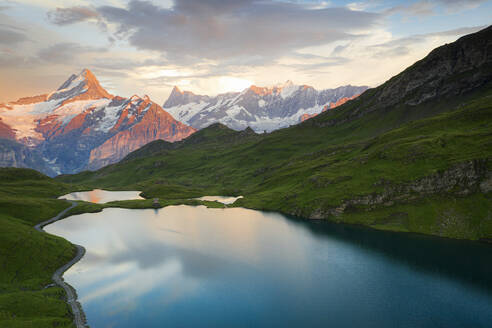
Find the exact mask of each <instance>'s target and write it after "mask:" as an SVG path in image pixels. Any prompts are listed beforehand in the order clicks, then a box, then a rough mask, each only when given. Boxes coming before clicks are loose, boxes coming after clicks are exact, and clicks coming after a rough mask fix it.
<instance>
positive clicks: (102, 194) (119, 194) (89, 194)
mask: <svg viewBox="0 0 492 328" xmlns="http://www.w3.org/2000/svg"><path fill="white" fill-rule="evenodd" d="M139 194H140V191H108V190H102V189H94V190H91V191H79V192H73V193H70V194H66V195H63V196H60V197H58V198H59V199H68V200H83V201H86V202H91V203H107V202H112V201H115V200H130V199H144V198H142V197H140V196H139Z"/></svg>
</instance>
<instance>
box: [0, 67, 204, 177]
mask: <svg viewBox="0 0 492 328" xmlns="http://www.w3.org/2000/svg"><path fill="white" fill-rule="evenodd" d="M194 131H195V129H193V128H191V127H189V126H187V125H185V124H183V123H181V122H179V121H176V120H175V119H174V118H173V117H172V116H171V115H170V114H169V113H167V112H166V111H165V110H163V109H162V107H161V106H159V105H158V104H156V103H154V102H152V101H151V100H150V98H149V97H148V96H144V97H139V96H136V95H135V96H132V97H131V98H123V97H119V96H113V95H111V94H109V93H108V92H107V91H106V90H105V89H104V88H103V87H102V86H101V85H100V84H99V82H98V80H97V78H96V77H95V76H94V74H93V73H92V72H91V71H89V70H87V69H84V70H83V71H82V72H81V73H80V74H78V75H75V74H73V75H71V76H70V77H69V78H68V79H67V80H66V81H65V82H64V83H63V84H62V85H61V86H60V87H59V88H58V89H57V90H55V91H54V92H51V93H49V94H44V95H39V96H34V97H26V98H21V99H19V100H17V101H14V102H10V103H6V104H0V137H2V138H6V139H10V140H15V141H17V142H19V143H21V144H23V145H25V146H28V147H30V148H31V149H34V150H36V152H38V153H40V154H42V157H43V158H44V160H45V161H46V162H47V163H49V165H50V166H51V167H52V169H53V171H54V172H56V173H58V174H59V173H74V172H78V171H80V170H82V169H86V168H91V169H96V168H99V167H102V166H104V165H107V164H110V163H114V162H116V161H118V160H120V159H121V158H123V157H124V156H125V155H126V154H128V153H129V152H131V151H133V150H135V149H137V148H139V147H140V146H143V145H144V144H146V143H148V142H150V141H152V140H156V139H164V140H167V141H171V142H173V141H177V140H181V139H183V138H185V137H187V136H189V135H190V134H192V133H193V132H194ZM46 173H48V174H51V172H46ZM51 175H53V174H51Z"/></svg>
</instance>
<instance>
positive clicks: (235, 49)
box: [52, 0, 382, 64]
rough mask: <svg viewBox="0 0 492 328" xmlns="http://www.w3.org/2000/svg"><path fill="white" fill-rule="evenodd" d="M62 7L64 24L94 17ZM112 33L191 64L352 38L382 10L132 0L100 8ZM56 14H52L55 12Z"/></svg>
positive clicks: (246, 0)
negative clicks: (166, 5)
mask: <svg viewBox="0 0 492 328" xmlns="http://www.w3.org/2000/svg"><path fill="white" fill-rule="evenodd" d="M76 8H80V7H70V8H63V9H61V8H58V9H57V11H56V12H59V13H63V14H62V15H59V16H61V17H58V16H56V17H58V18H56V19H55V21H56V22H58V23H62V24H71V23H75V22H78V21H80V20H82V19H83V20H86V19H90V18H93V17H96V16H95V14H94V13H93V12H92V11H91V16H90V17H88V16H87V15H86V16H83V18H80V16H76V17H75V18H72V16H71V15H65V13H72V12H73V11H75V12H77V13H78V11H77V10H75V9H76ZM96 11H97V13H98V14H99V15H100V18H101V19H104V21H105V22H106V24H107V25H111V26H113V27H114V37H115V38H117V39H120V40H121V39H124V40H128V42H129V43H130V45H132V46H134V47H135V48H137V49H140V50H152V51H158V52H160V53H163V54H165V55H166V57H167V58H168V59H169V60H172V61H174V62H179V63H184V62H186V63H187V64H190V63H194V62H200V61H202V60H203V59H208V60H219V59H220V60H222V59H224V58H238V59H240V58H241V57H248V56H252V55H255V56H261V57H271V56H278V55H281V54H285V53H286V52H291V51H294V50H296V49H299V48H303V47H309V46H314V45H320V44H327V43H330V42H333V41H337V40H347V39H350V38H353V36H354V34H357V33H359V32H360V31H361V30H367V29H370V28H371V27H373V26H376V25H378V24H379V21H380V18H381V17H382V15H381V14H378V13H370V12H364V11H353V10H350V9H348V8H345V7H330V8H327V7H325V6H322V7H319V8H318V7H312V6H310V5H308V4H302V3H289V2H281V1H258V0H231V1H220V0H176V1H175V2H174V5H173V6H172V7H170V8H164V7H160V6H157V5H155V4H153V3H152V2H149V1H138V0H133V1H130V2H129V3H128V5H127V6H126V7H115V6H102V7H98V8H96ZM52 16H53V15H52Z"/></svg>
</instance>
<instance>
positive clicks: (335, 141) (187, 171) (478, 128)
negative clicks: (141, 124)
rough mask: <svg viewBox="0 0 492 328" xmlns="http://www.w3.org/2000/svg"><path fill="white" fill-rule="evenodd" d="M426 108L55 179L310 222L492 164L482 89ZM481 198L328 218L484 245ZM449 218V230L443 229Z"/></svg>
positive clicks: (233, 140) (309, 125)
mask: <svg viewBox="0 0 492 328" xmlns="http://www.w3.org/2000/svg"><path fill="white" fill-rule="evenodd" d="M351 106H354V104H348V106H347V107H345V108H348V109H345V111H349V110H350V107H351ZM428 108H432V112H443V113H442V114H439V115H437V116H433V117H429V118H423V119H420V120H416V121H411V122H409V123H404V124H402V122H405V121H406V120H409V119H410V120H411V119H412V118H413V117H410V118H408V117H407V116H405V115H406V114H405V113H408V108H406V107H404V106H402V107H401V108H397V109H395V110H394V111H392V112H391V113H389V114H388V113H386V112H376V113H371V114H368V115H366V116H364V117H363V118H362V119H358V120H354V121H351V122H349V123H346V124H341V125H338V126H326V127H319V126H316V124H318V125H319V122H322V121H323V120H325V119H326V118H324V117H321V118H319V119H317V121H316V120H313V121H312V122H310V121H307V122H306V123H305V124H301V125H298V126H295V127H291V128H289V129H283V130H279V131H276V132H274V133H271V134H268V135H264V136H262V135H260V136H251V135H247V136H244V137H240V136H239V135H238V134H239V133H238V132H234V131H231V130H228V129H227V128H224V127H220V126H218V125H216V126H214V127H211V128H208V129H205V130H202V131H199V132H197V133H196V135H195V136H194V137H195V138H196V139H198V140H201V141H200V142H197V143H193V142H188V143H182V144H181V145H178V146H176V148H175V149H169V147H168V145H165V149H163V150H162V151H161V152H160V153H159V152H156V145H152V152H151V153H150V156H148V157H147V155H149V154H146V152H145V148H143V149H142V150H140V151H139V153H140V155H139V156H135V155H134V156H132V158H133V159H130V160H127V161H124V162H121V163H119V164H115V165H112V166H109V167H106V168H103V169H101V170H99V171H97V172H93V173H91V172H84V173H81V174H79V175H75V176H69V177H63V178H62V180H64V181H69V182H77V183H80V182H84V183H86V184H88V185H90V186H97V187H106V188H108V187H110V188H137V189H138V190H143V191H144V193H145V195H146V196H148V197H160V198H162V199H176V198H184V197H185V196H190V197H191V196H199V195H204V194H235V195H237V194H242V195H244V196H245V198H244V199H242V200H241V201H240V202H239V204H241V205H242V206H246V207H250V208H257V209H268V210H276V211H281V212H284V213H291V214H292V213H295V214H298V215H301V216H309V215H311V214H312V213H313V212H315V211H320V210H321V211H322V210H326V209H330V208H333V207H336V206H337V205H338V204H340V202H341V201H342V200H344V199H351V198H353V197H356V196H359V195H367V194H371V193H374V192H380V191H381V190H382V187H377V186H375V184H376V183H377V182H378V181H380V180H381V179H385V180H387V181H391V182H392V183H394V184H398V183H404V182H408V181H413V180H415V179H418V178H421V177H424V176H427V175H429V174H432V173H435V172H436V171H438V170H444V169H446V168H449V167H450V166H452V165H453V164H456V163H460V162H463V161H467V160H471V159H484V158H485V159H486V158H492V88H491V87H490V85H489V86H485V87H483V88H481V89H480V90H479V91H476V92H474V93H472V94H468V95H466V96H461V97H459V101H458V100H457V99H455V98H450V99H447V100H446V101H440V102H438V103H437V102H435V103H427V104H423V105H420V106H418V108H417V109H418V110H417V109H416V108H415V107H413V108H412V110H414V111H415V112H420V113H422V112H424V114H420V115H421V116H425V111H426V110H427V109H428ZM342 114H343V112H342ZM337 115H341V114H337ZM382 122H384V124H382ZM394 127H396V128H394ZM392 128H393V129H392ZM385 130H389V131H385ZM216 135H219V136H221V137H220V138H218V137H216ZM205 136H206V137H205ZM224 136H225V137H224ZM137 155H138V154H137ZM489 163H490V162H489ZM489 165H490V164H489ZM489 197H490V196H488V195H483V194H477V195H470V196H468V197H457V196H454V195H448V194H442V195H434V196H432V197H426V198H425V199H421V200H415V201H413V202H408V201H406V202H401V203H395V204H393V206H389V207H380V208H375V209H372V210H371V211H369V212H367V211H366V209H359V211H350V212H346V213H344V214H342V215H341V216H340V217H332V219H335V220H338V221H343V222H350V223H358V224H365V225H372V226H374V227H376V228H380V229H391V230H400V231H415V232H422V233H427V234H437V235H442V236H448V237H458V238H470V239H478V238H490V237H491V236H492V225H491V224H490V222H489V221H490V220H491V217H492V214H491V207H490V203H491V201H490V199H489ZM395 213H405V218H404V219H403V220H402V219H398V218H396V219H392V215H393V214H395ZM446 213H447V214H446ZM466 213H468V214H466ZM471 213H473V215H472V214H471ZM447 217H450V220H451V221H453V224H447V223H446V222H447V221H449V220H447V219H443V218H447ZM444 223H446V224H444Z"/></svg>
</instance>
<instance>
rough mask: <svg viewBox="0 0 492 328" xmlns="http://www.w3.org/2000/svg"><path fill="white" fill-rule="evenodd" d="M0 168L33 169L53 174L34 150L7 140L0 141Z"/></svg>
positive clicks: (46, 163)
mask: <svg viewBox="0 0 492 328" xmlns="http://www.w3.org/2000/svg"><path fill="white" fill-rule="evenodd" d="M0 167H22V168H33V169H35V170H38V171H41V172H46V173H48V174H51V175H54V174H55V172H54V171H53V170H52V169H51V168H50V166H49V163H48V162H47V161H45V160H44V159H43V158H42V157H41V155H40V154H39V153H38V152H37V151H36V150H33V149H31V148H29V147H27V146H24V145H22V144H20V143H17V142H15V141H14V140H8V139H0Z"/></svg>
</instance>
